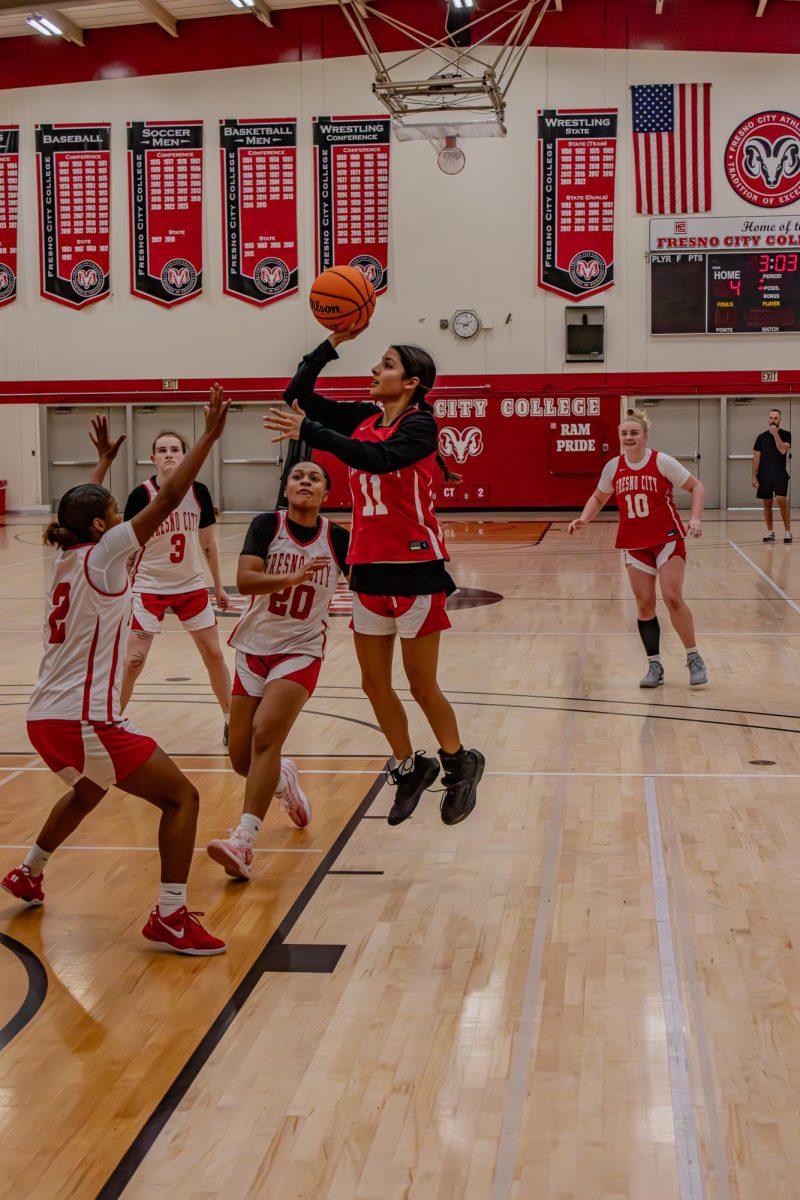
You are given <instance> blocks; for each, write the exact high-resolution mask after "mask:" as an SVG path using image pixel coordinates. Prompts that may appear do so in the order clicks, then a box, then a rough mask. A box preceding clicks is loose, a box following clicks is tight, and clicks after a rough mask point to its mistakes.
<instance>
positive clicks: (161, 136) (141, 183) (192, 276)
mask: <svg viewBox="0 0 800 1200" xmlns="http://www.w3.org/2000/svg"><path fill="white" fill-rule="evenodd" d="M128 188H129V192H130V210H131V291H132V292H133V294H134V296H142V297H143V298H144V299H145V300H152V301H153V303H154V304H165V305H168V306H169V305H173V304H182V303H183V302H184V300H192V299H193V298H194V297H195V296H199V295H200V293H201V292H202V290H203V122H202V121H181V122H179V123H178V122H174V121H172V122H167V121H133V122H129V123H128Z"/></svg>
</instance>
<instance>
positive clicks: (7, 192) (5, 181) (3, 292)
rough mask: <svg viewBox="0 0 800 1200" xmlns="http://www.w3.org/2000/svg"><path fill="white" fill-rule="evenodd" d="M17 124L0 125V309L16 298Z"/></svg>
mask: <svg viewBox="0 0 800 1200" xmlns="http://www.w3.org/2000/svg"><path fill="white" fill-rule="evenodd" d="M18 180H19V125H0V307H1V306H2V305H3V304H11V302H12V301H13V300H16V298H17V197H18Z"/></svg>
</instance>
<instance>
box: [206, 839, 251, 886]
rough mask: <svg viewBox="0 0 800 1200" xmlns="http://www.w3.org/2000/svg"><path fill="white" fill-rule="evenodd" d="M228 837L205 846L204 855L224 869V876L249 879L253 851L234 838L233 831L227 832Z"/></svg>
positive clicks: (244, 843)
mask: <svg viewBox="0 0 800 1200" xmlns="http://www.w3.org/2000/svg"><path fill="white" fill-rule="evenodd" d="M228 832H229V834H230V837H227V838H216V839H215V840H214V841H213V842H209V843H208V845H207V846H206V853H207V854H208V857H209V858H213V860H214V862H215V863H219V865H220V866H221V867H224V868H225V874H226V875H230V876H231V877H232V878H233V879H249V878H250V872H251V870H252V866H253V851H252V850H251V848H250V847H249V846H248V845H247V843H246V842H242V841H240V840H239V838H237V837H236V833H235V831H234V830H229V831H228Z"/></svg>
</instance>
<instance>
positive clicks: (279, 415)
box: [261, 400, 305, 442]
mask: <svg viewBox="0 0 800 1200" xmlns="http://www.w3.org/2000/svg"><path fill="white" fill-rule="evenodd" d="M304 420H305V413H304V412H303V410H302V408H301V407H300V405H299V404H298V403H297V401H296V400H295V401H294V403H293V404H292V408H291V411H289V409H288V408H286V406H285V405H284V404H276V405H275V407H274V408H271V409H270V410H269V412H268V413H267V415H266V416H265V417H262V418H261V424H262V425H263V426H264V428H265V429H274V430H275V432H276V433H277V434H278V436H277V437H274V438H271V439H270V441H273V442H284V441H286V439H287V438H289V439H291V440H292V441H293V442H297V441H299V440H300V427H301V426H302V424H303V421H304Z"/></svg>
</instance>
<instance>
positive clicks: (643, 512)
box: [625, 492, 650, 521]
mask: <svg viewBox="0 0 800 1200" xmlns="http://www.w3.org/2000/svg"><path fill="white" fill-rule="evenodd" d="M625 503H626V504H627V506H628V517H629V519H630V520H631V521H633V520H635V519H636V517H649V516H650V505H649V504H648V503H647V496H645V494H644V492H637V493H636V495H635V496H632V495H631V494H630V492H626V493H625Z"/></svg>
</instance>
